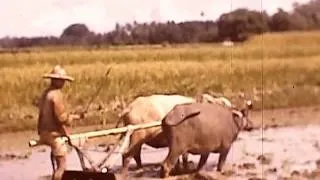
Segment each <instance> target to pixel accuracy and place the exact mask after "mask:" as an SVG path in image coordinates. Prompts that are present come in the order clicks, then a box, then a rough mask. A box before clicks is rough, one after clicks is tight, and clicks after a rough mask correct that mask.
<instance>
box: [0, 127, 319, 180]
mask: <svg viewBox="0 0 320 180" xmlns="http://www.w3.org/2000/svg"><path fill="white" fill-rule="evenodd" d="M43 150H45V151H43ZM88 153H89V155H90V156H91V157H92V158H93V159H94V160H96V161H97V162H98V161H99V160H101V159H102V158H103V157H105V155H106V153H103V152H101V151H100V152H98V151H97V150H93V149H91V150H89V151H88ZM115 155H116V154H115ZM115 155H114V156H113V157H114V158H115V157H116V156H115ZM166 155H167V148H163V149H153V148H151V147H149V146H145V145H144V147H143V150H142V162H143V164H145V165H146V164H153V163H160V162H162V161H163V160H164V158H165V157H166ZM260 155H263V156H260ZM259 156H260V157H259ZM190 159H191V160H192V161H194V162H195V163H198V160H199V156H191V157H190ZM318 159H320V126H311V125H310V126H304V127H286V128H276V129H267V130H263V131H262V130H255V131H252V132H242V133H241V134H240V135H239V137H238V140H237V141H236V142H234V144H233V146H232V148H231V150H230V152H229V155H228V157H227V162H226V165H225V168H224V169H225V170H226V172H229V173H228V174H229V175H228V177H229V178H230V179H233V178H235V177H237V178H236V179H242V178H243V179H248V177H260V178H265V179H278V178H279V177H289V176H290V174H291V173H292V172H294V171H297V172H300V173H302V172H307V171H309V172H311V171H313V170H314V169H316V160H318ZM217 160H218V155H217V154H211V155H210V157H209V159H208V162H207V164H206V165H205V167H204V168H203V170H202V171H204V172H210V171H214V170H215V168H216V163H217ZM131 164H132V167H134V166H135V163H134V161H133V160H132V162H131ZM120 165H121V159H118V160H117V162H116V166H115V168H114V169H113V170H114V171H117V169H118V168H119V167H120ZM67 168H68V169H69V170H80V169H81V167H80V164H79V160H78V159H77V156H76V153H75V152H74V151H72V152H71V153H69V155H68V157H67ZM51 171H52V170H51V164H50V160H49V150H48V148H47V147H37V148H35V149H33V151H32V155H31V156H30V157H29V158H28V159H22V160H10V161H8V160H3V161H0V174H1V179H3V180H9V179H17V180H18V179H19V180H20V179H42V178H43V177H46V176H48V175H50V174H51ZM158 171H159V166H146V167H145V168H144V171H143V172H141V171H140V172H138V171H131V173H130V174H131V176H135V177H136V176H142V177H144V178H147V179H150V178H155V179H157V177H158Z"/></svg>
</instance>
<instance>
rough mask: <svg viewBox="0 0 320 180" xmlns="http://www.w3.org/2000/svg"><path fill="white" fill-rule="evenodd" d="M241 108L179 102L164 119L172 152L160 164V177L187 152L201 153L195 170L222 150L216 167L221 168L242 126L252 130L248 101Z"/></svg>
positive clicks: (166, 173)
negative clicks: (212, 154)
mask: <svg viewBox="0 0 320 180" xmlns="http://www.w3.org/2000/svg"><path fill="white" fill-rule="evenodd" d="M246 105H247V106H246V107H245V108H243V109H241V110H236V109H233V108H225V107H223V106H219V105H217V104H214V103H213V104H208V103H189V104H180V105H176V106H175V107H174V108H173V109H172V110H171V111H170V112H168V114H167V115H166V116H165V117H164V119H163V121H162V131H163V134H164V135H165V138H166V139H167V142H168V146H169V152H168V155H167V157H166V159H165V160H164V161H163V163H162V165H161V173H160V174H161V177H162V178H164V177H168V176H169V173H170V171H171V169H172V166H173V165H175V163H176V161H177V158H178V157H179V156H180V155H182V154H185V153H191V154H200V155H201V158H200V161H199V164H198V167H197V169H196V171H198V170H200V169H201V168H202V167H203V165H204V164H205V163H206V161H207V159H208V156H209V154H210V153H211V152H212V153H219V154H220V155H219V162H218V166H217V171H221V169H222V167H223V165H224V163H225V160H226V157H227V155H228V152H229V149H230V147H231V145H232V143H233V141H234V140H235V139H236V138H237V136H238V134H239V132H240V131H241V130H251V129H252V128H253V124H252V122H251V121H250V120H249V119H248V110H249V109H251V108H252V102H251V101H247V103H246Z"/></svg>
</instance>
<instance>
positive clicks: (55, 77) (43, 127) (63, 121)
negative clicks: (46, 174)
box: [38, 65, 84, 180]
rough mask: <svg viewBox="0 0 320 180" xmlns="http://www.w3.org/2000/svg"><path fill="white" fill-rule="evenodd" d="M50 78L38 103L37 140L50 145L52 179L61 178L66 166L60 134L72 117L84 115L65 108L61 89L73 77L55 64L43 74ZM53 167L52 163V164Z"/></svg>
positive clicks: (65, 153)
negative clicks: (55, 166) (55, 167)
mask: <svg viewBox="0 0 320 180" xmlns="http://www.w3.org/2000/svg"><path fill="white" fill-rule="evenodd" d="M43 77H44V78H49V79H51V83H50V85H49V87H48V88H46V89H45V90H44V91H43V93H42V95H41V97H40V101H39V104H38V108H39V117H38V134H39V136H40V138H39V141H40V143H42V144H46V145H48V146H50V147H51V161H52V163H54V162H53V160H55V161H56V163H57V169H56V170H55V169H54V172H53V178H52V179H54V180H57V179H61V178H62V175H63V172H64V170H65V167H66V155H67V144H66V143H65V141H63V140H62V136H64V135H68V132H67V129H66V128H67V126H69V125H70V124H71V122H72V121H73V120H74V119H80V118H83V117H84V114H83V113H80V114H71V113H68V112H67V111H66V109H65V102H64V99H63V95H62V92H61V89H62V88H63V86H64V84H65V82H66V81H69V82H72V81H73V80H74V79H73V78H72V77H70V76H68V75H67V74H66V71H65V70H64V69H63V68H62V67H61V66H60V65H56V66H55V67H54V68H53V69H52V71H51V72H50V73H49V74H46V75H44V76H43ZM52 166H53V168H54V164H52Z"/></svg>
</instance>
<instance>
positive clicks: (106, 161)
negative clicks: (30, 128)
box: [29, 121, 161, 179]
mask: <svg viewBox="0 0 320 180" xmlns="http://www.w3.org/2000/svg"><path fill="white" fill-rule="evenodd" d="M160 125H161V121H153V122H149V123H143V124H137V125H128V126H125V127H120V128H112V129H107V130H100V131H90V132H85V133H79V134H72V135H70V136H69V137H65V136H64V137H62V138H63V140H64V141H65V142H67V143H68V144H69V145H70V146H72V147H73V148H74V149H75V150H76V153H77V155H78V157H79V160H80V164H81V168H82V171H68V170H66V171H65V173H64V179H74V178H79V177H81V179H82V178H84V177H93V178H94V179H100V178H101V179H103V178H104V179H105V178H108V179H110V178H111V177H113V179H115V176H114V174H113V173H109V172H108V170H109V168H111V167H112V166H114V164H115V163H116V161H117V160H118V159H119V158H121V155H122V154H123V152H124V151H125V149H126V147H128V145H129V141H130V136H131V134H132V133H133V132H134V131H135V130H138V129H146V128H152V127H156V126H160ZM120 133H126V134H125V137H124V138H123V139H124V141H123V143H122V145H121V146H120V147H119V148H118V153H119V155H117V158H110V157H111V154H113V153H114V152H115V151H116V149H117V147H118V146H119V145H120V141H121V139H120V140H119V142H118V143H117V145H116V146H115V147H114V148H113V149H112V150H111V152H110V153H109V154H108V155H107V156H106V157H105V158H103V159H102V160H101V161H100V162H98V163H95V162H94V161H93V160H92V158H91V157H90V156H89V155H88V154H87V153H86V152H84V151H82V150H80V148H79V147H77V146H76V145H74V144H72V143H71V142H72V141H73V140H77V141H78V142H80V143H81V142H85V141H87V140H88V139H89V138H95V137H101V136H107V135H112V134H120ZM39 145H42V144H40V143H39V141H38V140H30V141H29V147H36V146H39ZM84 157H85V158H86V159H87V160H88V162H89V164H90V166H91V168H86V166H85V161H84ZM85 179H89V178H85ZM111 179H112V178H111Z"/></svg>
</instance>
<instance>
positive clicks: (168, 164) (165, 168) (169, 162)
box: [160, 148, 183, 178]
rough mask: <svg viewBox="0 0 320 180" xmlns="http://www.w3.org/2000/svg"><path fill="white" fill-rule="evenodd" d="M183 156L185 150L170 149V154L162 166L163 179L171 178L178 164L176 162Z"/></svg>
mask: <svg viewBox="0 0 320 180" xmlns="http://www.w3.org/2000/svg"><path fill="white" fill-rule="evenodd" d="M181 154H183V149H181V150H172V149H171V148H169V153H168V155H167V157H166V159H165V160H164V161H163V163H162V166H161V172H160V177H161V178H166V177H168V176H169V173H170V171H171V169H172V167H173V165H175V164H176V162H177V160H178V158H179V156H180V155H181Z"/></svg>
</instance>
